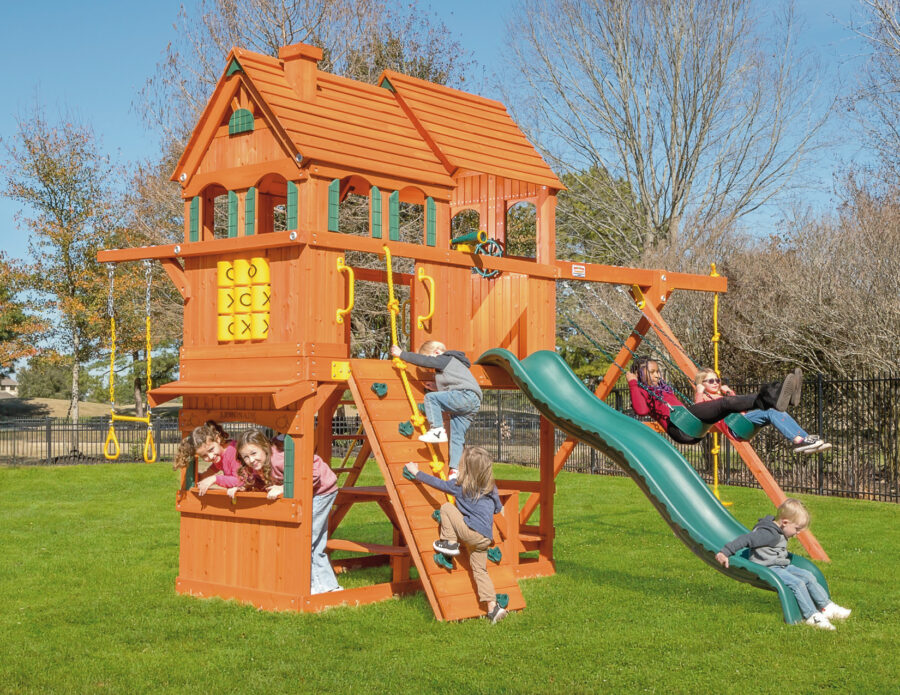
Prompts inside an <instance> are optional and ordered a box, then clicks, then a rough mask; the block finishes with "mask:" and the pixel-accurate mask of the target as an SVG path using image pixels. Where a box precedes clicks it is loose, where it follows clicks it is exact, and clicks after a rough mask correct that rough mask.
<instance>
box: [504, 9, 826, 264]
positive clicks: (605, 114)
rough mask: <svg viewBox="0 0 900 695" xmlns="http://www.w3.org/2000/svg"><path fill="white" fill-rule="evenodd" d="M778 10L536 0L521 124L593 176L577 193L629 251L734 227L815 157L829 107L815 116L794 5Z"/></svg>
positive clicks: (522, 60)
mask: <svg viewBox="0 0 900 695" xmlns="http://www.w3.org/2000/svg"><path fill="white" fill-rule="evenodd" d="M767 7H769V6H766V5H764V4H762V3H752V2H749V0H735V1H734V2H719V0H675V1H673V2H655V1H653V0H553V1H547V0H525V2H524V8H523V9H524V11H523V12H521V13H519V14H518V15H517V18H516V21H517V22H521V23H522V25H523V26H521V27H519V28H518V30H517V31H515V32H510V36H511V37H512V46H513V49H514V51H515V56H516V63H515V70H516V74H517V76H518V80H517V82H518V83H521V84H520V86H521V88H522V93H521V94H519V95H518V98H516V97H515V96H512V97H510V98H511V99H512V101H513V106H514V107H515V108H514V110H515V112H516V115H517V116H518V117H519V120H520V121H522V122H523V123H526V124H530V125H528V129H529V130H530V131H531V134H532V138H533V140H535V141H536V142H539V143H541V145H542V147H543V149H544V150H545V151H546V152H547V153H548V155H549V157H550V160H551V161H552V162H555V163H556V164H557V165H558V167H559V168H560V169H562V170H565V171H579V170H580V171H581V172H583V173H582V174H581V175H579V180H580V182H581V183H582V184H583V185H581V186H575V187H573V188H572V191H571V193H572V196H573V197H578V198H580V199H581V200H582V201H583V205H584V207H585V208H586V209H589V210H595V209H598V208H599V209H602V210H603V211H604V213H605V215H606V216H607V217H608V219H609V220H610V222H611V225H610V228H611V229H612V230H625V231H620V232H619V236H620V237H621V241H622V242H623V243H625V244H627V246H628V247H630V248H629V251H630V254H629V255H632V256H633V255H634V254H635V252H637V251H640V250H643V249H645V248H647V247H649V246H651V245H654V244H661V245H664V246H668V247H673V248H680V249H688V250H689V249H690V248H691V247H692V245H693V244H694V243H696V242H697V241H699V239H698V235H705V234H716V233H720V232H721V231H722V230H728V229H730V228H732V227H733V225H734V223H735V222H736V221H737V220H739V219H741V218H742V217H743V216H745V215H747V214H748V213H750V212H753V211H754V210H756V209H757V208H759V207H760V206H761V205H763V204H764V203H766V202H767V201H769V200H771V199H772V198H773V197H775V196H776V195H778V194H779V193H781V192H782V191H784V190H785V189H786V188H787V187H788V186H789V185H790V184H791V182H792V177H793V175H794V174H795V173H796V172H798V170H801V168H802V167H803V165H804V163H805V162H806V161H807V160H808V158H809V157H810V155H811V153H812V151H813V150H814V149H815V145H814V142H815V141H814V138H815V136H816V135H817V134H818V132H819V130H820V128H821V127H822V125H823V123H824V120H825V117H826V115H827V110H826V112H825V113H821V114H818V115H816V114H814V113H813V108H812V104H813V95H812V92H811V87H810V85H812V84H814V83H815V80H814V74H813V73H812V71H811V67H810V64H809V61H808V60H807V59H806V56H805V55H803V54H802V52H801V51H800V49H799V48H798V47H797V45H796V43H795V41H794V29H795V27H794V19H793V14H792V9H791V8H788V9H786V10H785V11H784V13H783V14H781V15H778V16H777V17H776V16H767V15H765V14H764V13H766V12H767ZM585 172H586V173H587V175H586V174H585ZM623 235H624V236H623Z"/></svg>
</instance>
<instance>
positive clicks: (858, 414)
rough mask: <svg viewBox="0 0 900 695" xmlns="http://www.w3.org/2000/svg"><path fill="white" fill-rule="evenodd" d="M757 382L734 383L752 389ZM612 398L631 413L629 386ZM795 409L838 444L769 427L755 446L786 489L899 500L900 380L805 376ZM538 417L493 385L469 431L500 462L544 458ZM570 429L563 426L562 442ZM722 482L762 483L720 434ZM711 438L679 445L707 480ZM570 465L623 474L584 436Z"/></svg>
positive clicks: (807, 425)
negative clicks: (827, 445)
mask: <svg viewBox="0 0 900 695" xmlns="http://www.w3.org/2000/svg"><path fill="white" fill-rule="evenodd" d="M758 387H759V385H758V384H732V388H734V389H735V391H736V392H738V393H752V392H754V391H755V390H756V389H757V388H758ZM607 403H608V404H609V405H611V406H612V407H614V408H616V409H617V410H620V411H622V412H626V413H630V408H631V401H630V398H629V395H628V390H627V389H616V390H615V391H613V392H612V393H611V394H610V396H609V398H608V399H607ZM791 415H792V416H793V417H794V418H795V419H796V420H797V422H798V423H799V424H800V426H801V427H803V428H804V429H806V430H807V431H808V432H810V433H814V434H819V435H820V436H822V437H823V438H824V439H826V440H827V441H829V442H831V443H832V444H833V448H832V449H830V450H828V451H825V452H823V453H819V454H814V455H804V454H795V453H794V451H793V445H792V444H791V443H790V442H788V441H787V440H786V439H785V438H784V437H782V436H781V435H780V434H779V433H778V431H777V430H775V429H774V428H772V427H765V428H763V429H762V430H761V431H760V432H759V434H758V435H757V436H756V437H755V438H754V440H753V447H754V449H755V450H756V452H757V454H758V455H759V457H760V458H761V459H762V461H763V463H765V465H766V466H767V467H768V468H769V470H770V471H771V472H772V475H773V476H774V477H775V479H776V480H777V481H778V484H779V485H780V486H781V487H782V489H784V490H785V491H786V492H801V493H811V494H819V495H834V496H841V497H857V498H862V499H875V500H886V501H892V502H898V501H900V379H893V378H866V379H854V380H829V379H826V378H824V377H822V376H821V375H818V376H817V377H815V378H814V379H810V380H807V381H806V382H805V383H804V392H803V398H802V400H801V403H800V405H799V406H796V407H794V408H791ZM539 428H540V418H539V415H538V413H537V411H536V410H535V408H534V407H533V406H532V405H531V403H530V402H529V401H528V399H527V398H525V396H524V395H523V394H522V393H521V392H519V391H491V392H488V393H486V394H485V400H484V404H483V405H482V408H481V411H480V412H479V414H478V417H477V419H476V421H475V423H474V424H473V425H472V428H471V429H470V430H469V434H468V436H467V438H466V439H467V443H469V444H474V445H478V446H483V447H485V448H486V449H487V450H488V451H489V452H491V454H492V455H493V457H494V460H495V461H503V462H509V463H518V464H522V465H526V466H533V467H536V466H538V465H539V442H540V435H539ZM564 440H565V435H564V434H563V433H561V432H559V431H558V430H557V432H556V444H557V446H559V445H560V444H562V442H563V441H564ZM719 443H720V447H721V451H720V452H719V482H720V483H721V484H723V485H741V486H745V487H759V485H758V483H757V482H756V479H755V478H754V477H753V475H752V474H751V473H750V471H749V470H748V469H747V467H746V466H745V465H744V463H743V460H742V459H741V458H740V456H739V455H738V454H737V452H736V451H735V450H734V448H733V447H732V446H731V444H730V442H728V440H727V439H726V438H725V437H723V436H720V437H719ZM711 444H712V438H711V437H707V438H706V440H704V441H703V442H702V443H701V444H696V445H682V444H675V447H676V448H677V449H678V450H679V451H680V452H681V453H682V455H683V456H684V457H685V458H686V459H687V460H688V461H689V462H690V463H691V465H692V466H693V467H694V468H695V469H696V470H697V471H698V472H699V473H700V475H701V476H702V477H703V478H704V479H705V480H706V481H707V482H712V479H713V457H712V454H711ZM564 470H568V471H576V472H581V473H595V474H601V475H625V474H624V473H623V472H622V471H621V469H620V468H619V467H618V465H616V464H615V463H614V462H613V461H612V460H611V459H609V458H608V457H606V456H604V455H603V454H602V453H600V452H599V451H597V450H596V449H593V448H591V447H589V446H587V445H585V444H582V443H578V444H577V445H576V446H575V449H574V450H573V452H572V455H571V456H570V457H569V459H568V460H567V461H566V464H565V468H564Z"/></svg>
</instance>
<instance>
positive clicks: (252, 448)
mask: <svg viewBox="0 0 900 695" xmlns="http://www.w3.org/2000/svg"><path fill="white" fill-rule="evenodd" d="M237 450H238V454H239V455H240V457H241V459H242V460H243V462H244V465H243V466H242V467H241V469H240V471H239V473H238V474H239V477H240V478H241V480H242V481H243V485H242V486H241V487H242V489H245V490H265V491H266V493H267V494H266V497H268V498H269V499H270V500H274V499H276V498H278V497H280V496H281V495H283V494H284V438H283V437H276V438H275V439H273V440H270V439H269V438H268V437H267V436H266V435H265V433H263V431H262V430H259V429H256V428H253V429H249V430H246V431H245V432H243V433H242V434H241V436H240V437H238V440H237ZM237 489H238V488H235V491H237ZM337 493H338V488H337V475H335V473H334V471H333V470H331V467H330V466H329V465H328V464H327V463H325V461H324V460H323V459H322V458H321V457H320V456H316V455H314V456H313V501H312V525H311V534H312V539H311V546H312V561H311V565H310V593H312V594H323V593H325V592H328V591H341V590H342V589H343V587H342V586H341V585H340V584H338V581H337V578H336V577H335V576H334V569H333V568H332V567H331V561H330V560H329V559H328V554H327V553H326V552H325V544H326V543H327V542H328V516H329V514H330V513H331V507H332V505H333V504H334V500H335V498H336V497H337ZM229 494H231V490H229Z"/></svg>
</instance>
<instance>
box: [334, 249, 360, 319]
mask: <svg viewBox="0 0 900 695" xmlns="http://www.w3.org/2000/svg"><path fill="white" fill-rule="evenodd" d="M337 269H338V272H339V273H347V280H348V281H349V285H350V287H349V289H350V301H349V303H348V304H347V308H346V309H338V310H337V316H336V317H335V319H336V320H337V322H338V323H343V322H344V317H345V316H347V314H349V313H350V312H351V311H352V310H353V301H354V298H353V292H354V283H355V282H356V280H355V276H354V275H353V268H351V267H350V266H349V265H346V264H345V263H344V259H343V257H341V258H338V259H337Z"/></svg>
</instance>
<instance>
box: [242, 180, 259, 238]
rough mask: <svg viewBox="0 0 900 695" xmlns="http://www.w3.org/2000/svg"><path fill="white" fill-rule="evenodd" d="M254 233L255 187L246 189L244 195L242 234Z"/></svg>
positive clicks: (251, 234) (249, 234) (250, 234)
mask: <svg viewBox="0 0 900 695" xmlns="http://www.w3.org/2000/svg"><path fill="white" fill-rule="evenodd" d="M254 234H256V189H255V188H253V187H250V188H249V189H247V195H245V196H244V236H253V235H254Z"/></svg>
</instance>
